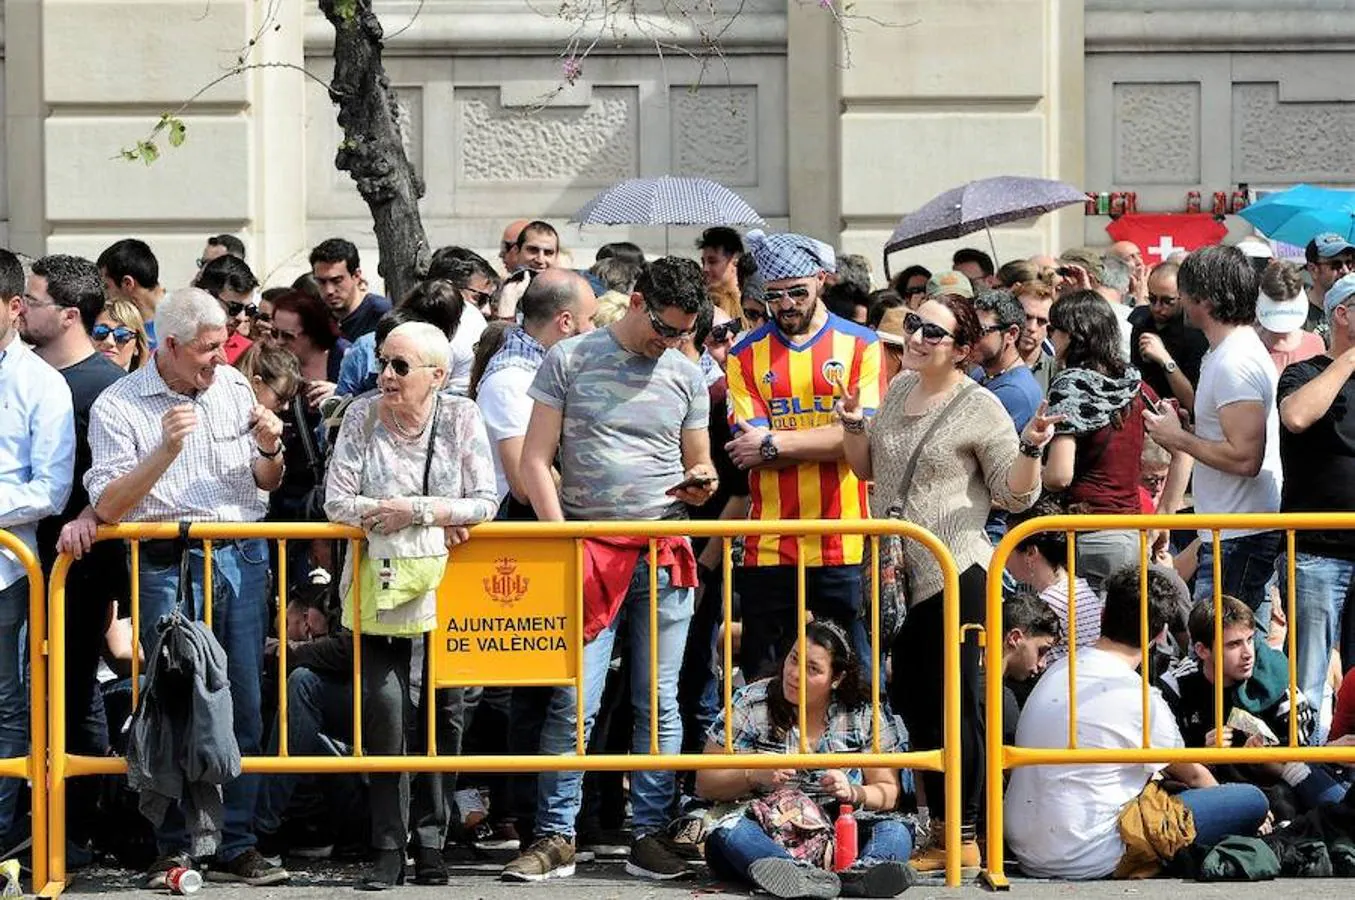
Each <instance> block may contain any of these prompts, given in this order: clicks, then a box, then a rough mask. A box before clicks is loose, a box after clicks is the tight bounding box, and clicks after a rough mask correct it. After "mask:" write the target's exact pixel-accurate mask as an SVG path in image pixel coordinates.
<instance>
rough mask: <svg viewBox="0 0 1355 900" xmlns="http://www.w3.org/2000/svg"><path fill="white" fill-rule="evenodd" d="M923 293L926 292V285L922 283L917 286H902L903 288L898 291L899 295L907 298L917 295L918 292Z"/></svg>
mask: <svg viewBox="0 0 1355 900" xmlns="http://www.w3.org/2000/svg"><path fill="white" fill-rule="evenodd" d="M925 293H927V286H926V285H925V284H924V285H921V286H918V287H910V288H904V289H903V290H901V291H899V296H900V297H902V298H903V299H905V300H907V299H908V298H909V297H917V296H919V295H920V294H925Z"/></svg>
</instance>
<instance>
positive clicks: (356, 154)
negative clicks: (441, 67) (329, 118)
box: [319, 0, 429, 301]
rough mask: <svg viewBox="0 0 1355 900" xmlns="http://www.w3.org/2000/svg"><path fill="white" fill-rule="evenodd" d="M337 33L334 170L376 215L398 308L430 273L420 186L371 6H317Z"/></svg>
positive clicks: (324, 2) (335, 1) (363, 1)
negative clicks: (338, 136) (339, 134)
mask: <svg viewBox="0 0 1355 900" xmlns="http://www.w3.org/2000/svg"><path fill="white" fill-rule="evenodd" d="M319 3H320V11H321V12H323V13H324V14H325V18H326V19H328V20H329V23H330V24H331V25H333V26H334V78H333V80H332V81H331V83H330V89H329V97H330V99H331V100H333V101H334V103H335V104H336V105H338V107H339V126H340V127H341V128H342V129H343V135H344V137H343V142H342V143H341V144H340V145H339V150H338V153H337V155H336V156H335V158H334V165H335V167H336V168H338V169H339V170H340V171H343V172H347V173H348V174H349V175H350V176H352V178H353V181H354V182H355V183H356V184H357V187H358V193H359V194H361V195H362V199H363V200H364V201H366V203H367V206H368V208H369V209H370V210H371V211H372V225H373V228H374V230H375V232H376V245H377V248H378V249H379V251H380V253H381V265H380V269H379V271H380V274H381V278H382V279H383V280H384V281H385V283H386V294H387V295H388V296H390V297H391V299H392V300H397V301H398V300H399V299H400V298H401V297H403V296H404V295H405V294H406V293H407V292H408V291H409V289H410V288H411V287H413V286H414V285H415V284H416V283H417V282H418V280H419V278H420V277H421V276H422V275H423V273H425V272H427V271H428V259H429V249H428V238H427V237H426V236H425V234H424V230H423V221H422V220H421V219H420V218H419V198H420V197H422V196H423V193H424V184H423V179H421V178H419V176H418V175H417V174H415V172H414V167H413V166H412V165H411V164H410V162H409V158H408V157H407V156H406V155H405V147H404V144H403V143H402V141H401V138H400V124H399V107H398V105H397V103H396V98H395V92H394V91H392V90H391V86H390V78H389V77H388V76H387V75H386V68H385V66H384V65H383V64H382V61H381V48H382V31H381V22H380V21H378V19H377V17H376V14H375V13H374V12H372V0H319Z"/></svg>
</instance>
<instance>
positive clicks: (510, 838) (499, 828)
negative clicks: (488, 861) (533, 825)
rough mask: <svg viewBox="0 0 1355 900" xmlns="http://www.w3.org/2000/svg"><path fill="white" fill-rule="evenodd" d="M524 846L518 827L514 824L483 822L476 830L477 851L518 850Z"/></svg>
mask: <svg viewBox="0 0 1355 900" xmlns="http://www.w3.org/2000/svg"><path fill="white" fill-rule="evenodd" d="M521 846H522V839H521V838H520V837H519V836H518V829H517V826H516V825H514V824H513V823H512V822H495V823H494V824H492V825H491V824H490V823H489V822H481V823H480V827H479V828H477V829H475V849H477V850H517V849H519V848H520V847H521Z"/></svg>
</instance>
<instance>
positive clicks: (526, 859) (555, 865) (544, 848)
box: [499, 834, 574, 881]
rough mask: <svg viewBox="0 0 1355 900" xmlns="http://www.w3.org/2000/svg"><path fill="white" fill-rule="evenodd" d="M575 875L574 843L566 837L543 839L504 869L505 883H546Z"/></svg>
mask: <svg viewBox="0 0 1355 900" xmlns="http://www.w3.org/2000/svg"><path fill="white" fill-rule="evenodd" d="M573 874H574V842H573V841H571V840H570V839H569V838H567V837H565V836H564V835H560V834H552V835H547V836H546V837H543V838H541V839H540V840H539V841H537V842H536V843H535V844H532V846H530V847H528V848H527V849H526V850H525V851H523V852H522V853H521V854H520V855H519V856H518V858H517V859H515V860H513V861H512V862H510V863H509V864H508V865H506V866H504V867H503V871H502V872H501V873H500V874H499V878H500V879H501V880H503V881H545V880H546V879H547V878H568V877H570V876H571V875H573Z"/></svg>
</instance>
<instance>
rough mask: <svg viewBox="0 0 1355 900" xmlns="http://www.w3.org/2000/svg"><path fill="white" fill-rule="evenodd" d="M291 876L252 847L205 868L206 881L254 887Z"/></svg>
mask: <svg viewBox="0 0 1355 900" xmlns="http://www.w3.org/2000/svg"><path fill="white" fill-rule="evenodd" d="M291 877H292V876H291V873H289V872H288V871H287V870H286V869H284V868H283V867H282V866H275V865H273V864H272V863H270V862H269V861H268V860H266V859H264V858H263V854H261V853H259V851H258V850H256V849H255V848H253V847H250V848H249V849H248V850H246V851H245V852H244V853H241V854H240V855H239V856H237V857H235V859H232V860H229V861H227V862H221V861H220V860H218V861H217V862H216V863H215V864H214V865H213V866H212V867H211V868H209V869H208V870H207V880H208V881H222V882H232V883H236V884H248V885H252V886H254V887H266V886H267V885H270V884H282V883H283V882H284V881H287V880H289V879H290V878H291Z"/></svg>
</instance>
